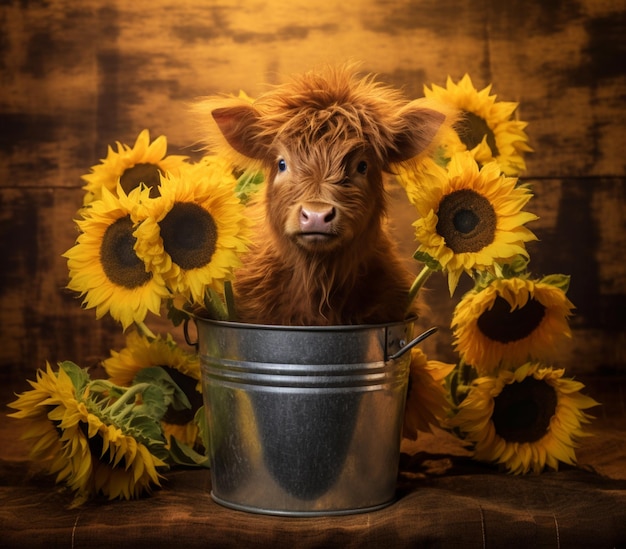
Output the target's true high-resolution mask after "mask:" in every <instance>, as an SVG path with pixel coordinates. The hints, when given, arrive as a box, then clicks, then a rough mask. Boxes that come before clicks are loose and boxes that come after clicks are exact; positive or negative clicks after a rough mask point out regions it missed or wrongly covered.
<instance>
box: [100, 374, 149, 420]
mask: <svg viewBox="0 0 626 549" xmlns="http://www.w3.org/2000/svg"><path fill="white" fill-rule="evenodd" d="M148 387H150V383H147V382H145V383H138V384H137V385H133V386H131V387H129V388H128V390H127V391H126V392H125V393H124V394H123V395H122V396H121V397H120V398H118V399H117V400H116V401H115V403H114V404H112V405H111V407H110V408H109V412H110V413H111V417H115V416H117V414H118V413H119V412H120V411H121V410H122V409H123V408H124V406H126V405H127V404H128V403H129V401H130V400H131V398H132V399H134V398H135V396H136V395H137V394H138V393H143V392H144V391H145V390H146V389H147V388H148Z"/></svg>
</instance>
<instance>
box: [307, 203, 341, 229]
mask: <svg viewBox="0 0 626 549" xmlns="http://www.w3.org/2000/svg"><path fill="white" fill-rule="evenodd" d="M335 214H336V212H335V208H333V207H332V206H326V205H324V206H317V207H312V206H306V207H305V206H303V207H302V209H301V210H300V230H302V232H305V233H326V232H328V231H330V226H331V221H332V220H333V219H334V218H335Z"/></svg>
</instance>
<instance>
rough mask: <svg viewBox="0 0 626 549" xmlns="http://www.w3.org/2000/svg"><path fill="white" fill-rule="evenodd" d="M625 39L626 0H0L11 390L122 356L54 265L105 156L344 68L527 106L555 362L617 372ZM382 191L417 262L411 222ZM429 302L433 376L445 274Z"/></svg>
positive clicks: (408, 85)
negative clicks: (461, 85) (354, 64)
mask: <svg viewBox="0 0 626 549" xmlns="http://www.w3.org/2000/svg"><path fill="white" fill-rule="evenodd" d="M625 32H626V2H625V1H624V0H619V1H611V0H569V1H568V0H560V1H552V2H541V1H536V2H532V1H528V0H510V1H507V2H501V1H499V0H386V1H376V0H360V1H356V2H345V1H339V0H326V1H323V0H321V1H319V2H314V3H311V2H309V0H292V1H291V2H289V3H285V2H278V1H272V0H263V1H260V0H253V1H250V2H245V3H244V2H240V1H238V0H219V1H214V0H208V1H207V0H188V1H185V2H179V1H173V0H150V1H146V0H135V1H134V2H124V1H122V0H115V1H112V0H107V1H106V2H105V1H104V0H82V1H81V2H66V1H64V0H49V1H32V2H23V1H17V0H14V1H4V2H2V3H0V84H1V88H0V128H1V130H0V131H1V133H0V257H1V258H2V267H1V271H0V322H1V325H0V331H1V334H2V336H1V337H2V343H1V345H0V372H2V374H4V376H3V379H4V378H6V379H13V380H16V379H17V380H23V378H24V377H25V376H32V374H33V372H34V370H35V369H36V368H39V367H42V366H43V365H44V364H45V361H46V360H49V361H52V362H54V361H57V360H66V359H70V360H74V361H75V362H77V363H79V364H81V365H83V366H88V365H92V364H95V363H96V362H97V361H98V360H99V359H100V358H102V357H104V356H106V355H107V353H108V351H109V349H111V348H120V347H121V345H122V344H123V337H122V334H121V330H120V328H119V327H118V326H117V325H116V324H115V323H113V322H112V321H110V320H109V319H104V320H101V321H96V320H95V314H94V312H93V311H91V310H83V309H81V307H80V305H79V303H80V302H79V301H78V300H77V299H76V296H74V295H71V294H69V293H68V292H67V291H66V290H64V287H65V285H66V284H67V266H66V263H65V260H63V258H62V257H61V254H62V253H63V252H64V251H66V250H67V249H69V248H70V247H71V246H72V245H73V243H74V240H75V238H76V236H77V234H76V230H75V227H74V224H73V222H72V218H73V216H74V213H75V212H76V210H77V209H78V207H79V205H80V203H81V200H82V196H83V193H82V191H81V186H82V184H83V182H82V181H81V179H80V176H81V175H82V174H84V173H87V171H88V169H89V167H90V166H92V165H94V164H96V163H98V161H99V159H100V158H103V157H104V156H105V154H106V147H107V145H108V144H110V143H114V142H115V141H117V140H120V141H122V142H125V143H128V144H132V143H133V142H134V139H135V138H136V136H137V134H138V133H139V132H140V131H141V130H142V129H143V128H149V129H150V131H151V135H152V136H153V137H156V136H158V135H160V134H165V135H166V136H167V137H168V143H169V149H168V152H169V153H171V154H190V155H193V154H194V149H193V144H194V142H195V140H196V139H197V137H198V133H197V127H196V125H195V123H194V120H192V119H191V118H190V115H189V111H188V106H189V104H190V102H192V101H193V100H194V99H196V98H197V97H199V96H202V95H207V94H212V93H216V92H237V91H238V90H240V89H244V90H245V91H246V92H248V93H249V94H251V95H255V94H257V93H259V92H260V91H262V90H263V89H265V88H264V85H265V84H268V83H278V82H280V81H282V80H283V79H284V78H285V77H286V76H288V75H289V74H291V73H294V72H301V71H303V70H307V69H309V68H312V67H314V66H316V65H318V64H320V63H324V62H340V61H344V60H347V59H353V60H360V61H362V67H363V70H364V71H367V72H376V73H378V74H379V75H380V78H381V79H382V80H385V81H387V82H389V83H391V84H394V85H396V86H399V87H402V88H403V89H404V90H405V91H406V93H407V95H408V96H410V97H420V96H422V94H423V86H424V85H429V86H430V84H432V83H437V84H439V85H443V84H445V79H446V77H447V76H448V75H450V76H451V77H452V78H453V79H455V80H458V79H460V78H461V77H462V76H463V75H464V74H465V73H468V74H470V76H471V77H472V80H473V82H474V84H475V85H476V86H477V87H481V88H482V87H484V86H486V85H487V84H489V83H492V84H493V91H494V92H495V93H497V95H498V98H499V99H501V100H506V101H519V102H520V108H519V115H520V118H521V119H523V120H526V121H528V122H529V126H528V132H529V134H530V136H531V145H532V146H533V147H534V149H535V152H534V154H532V155H530V156H529V157H528V171H527V173H526V174H525V177H526V178H527V179H529V180H532V181H533V185H534V190H535V198H534V199H533V201H531V206H530V207H529V209H531V210H533V211H534V212H536V213H537V214H538V215H540V220H539V221H537V222H536V223H534V224H532V225H530V228H532V229H533V230H534V231H535V232H536V233H537V234H538V236H539V237H540V242H537V243H533V244H532V245H531V246H530V252H531V257H532V261H531V266H532V269H533V272H536V273H537V274H548V273H556V272H563V273H568V274H571V275H572V283H571V290H570V297H571V299H572V300H573V301H574V303H575V304H576V306H577V314H576V316H575V317H574V318H573V320H572V326H573V329H574V341H573V344H572V350H571V353H570V354H569V355H568V356H566V357H564V361H565V362H566V363H567V366H568V368H570V371H571V372H572V373H574V374H577V373H592V374H597V373H602V374H609V373H624V367H625V363H626V360H625V358H626V353H625V351H624V348H625V344H626V330H625V322H624V310H625V307H626V266H625V262H624V260H623V255H624V252H625V251H626V246H625V243H626V236H625V235H626V230H625V229H626V222H625V213H624V204H625V200H624V199H625V192H626V190H625V178H626V170H625V163H626V160H625V159H626V154H625V153H626V150H625V145H624V127H626V114H625V110H624V100H625V96H626V72H625V70H624V64H623V61H624V58H625V53H626V46H625V43H624V39H623V36H624V34H625ZM393 195H394V206H393V212H394V220H393V222H394V225H395V230H396V234H397V236H398V239H399V241H400V244H401V246H402V249H404V250H406V252H407V257H409V256H410V255H411V254H412V252H413V248H414V246H415V243H414V242H413V236H412V229H411V221H412V219H411V215H412V214H411V212H410V211H409V210H408V209H407V206H406V204H405V203H404V202H403V201H402V200H401V193H399V192H398V189H397V188H396V189H395V190H393ZM429 287H430V288H431V289H430V290H429V291H428V292H427V296H426V300H427V302H428V304H429V306H430V308H431V310H432V313H431V316H430V317H428V318H427V319H425V322H426V323H433V324H437V325H439V326H440V327H441V328H442V330H441V334H440V335H439V336H438V337H437V339H436V341H435V340H433V341H432V342H430V343H429V347H428V350H429V352H431V353H435V354H436V355H437V356H436V357H434V358H441V359H444V360H445V359H446V357H450V356H451V351H450V346H449V343H450V342H449V332H448V331H447V330H446V325H447V323H449V321H450V314H451V311H452V308H453V306H454V303H455V301H454V300H451V299H450V297H449V296H448V295H447V293H446V290H445V283H444V281H443V278H442V277H439V276H437V275H435V276H433V277H432V278H431V280H430V281H429ZM457 295H460V294H459V293H457ZM153 326H156V328H155V329H164V330H165V329H167V328H168V327H169V325H168V324H167V322H165V321H161V322H157V323H156V324H153ZM177 335H180V334H177ZM20 388H22V386H21V385H20Z"/></svg>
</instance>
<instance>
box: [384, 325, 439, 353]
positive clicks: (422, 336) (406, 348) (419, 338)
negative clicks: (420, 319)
mask: <svg viewBox="0 0 626 549" xmlns="http://www.w3.org/2000/svg"><path fill="white" fill-rule="evenodd" d="M436 331H437V327H436V326H433V327H432V328H429V329H428V330H426V331H425V332H423V333H421V334H420V335H418V336H417V337H416V338H415V339H413V340H411V341H409V343H407V344H406V345H405V346H404V347H402V348H401V349H400V350H399V351H397V352H395V353H394V354H392V355H391V356H390V357H389V360H396V359H398V358H400V357H401V356H402V355H403V354H404V353H406V352H407V351H410V350H411V349H412V348H413V347H415V346H416V345H417V344H418V343H420V342H421V341H424V340H425V339H426V338H427V337H430V336H431V335H433V334H434V333H435V332H436Z"/></svg>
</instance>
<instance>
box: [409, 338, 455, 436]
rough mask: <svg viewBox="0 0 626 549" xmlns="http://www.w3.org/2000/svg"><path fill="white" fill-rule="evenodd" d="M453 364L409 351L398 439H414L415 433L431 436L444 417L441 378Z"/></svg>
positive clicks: (445, 403) (443, 396)
mask: <svg viewBox="0 0 626 549" xmlns="http://www.w3.org/2000/svg"><path fill="white" fill-rule="evenodd" d="M453 368H454V364H446V363H444V362H439V361H437V360H428V359H427V357H426V355H425V354H424V352H423V351H422V350H421V349H418V348H416V347H414V348H413V349H412V350H411V365H410V370H409V389H408V392H407V398H406V406H405V409H404V424H403V427H402V436H403V437H404V438H408V439H411V440H416V439H417V433H418V431H421V432H424V433H429V432H432V430H431V426H433V425H434V426H439V425H440V424H441V422H442V420H443V419H444V418H445V417H446V415H447V413H448V409H449V404H448V401H447V399H446V393H445V388H444V378H445V377H446V376H447V375H448V374H449V373H450V372H451V371H452V369H453Z"/></svg>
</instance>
